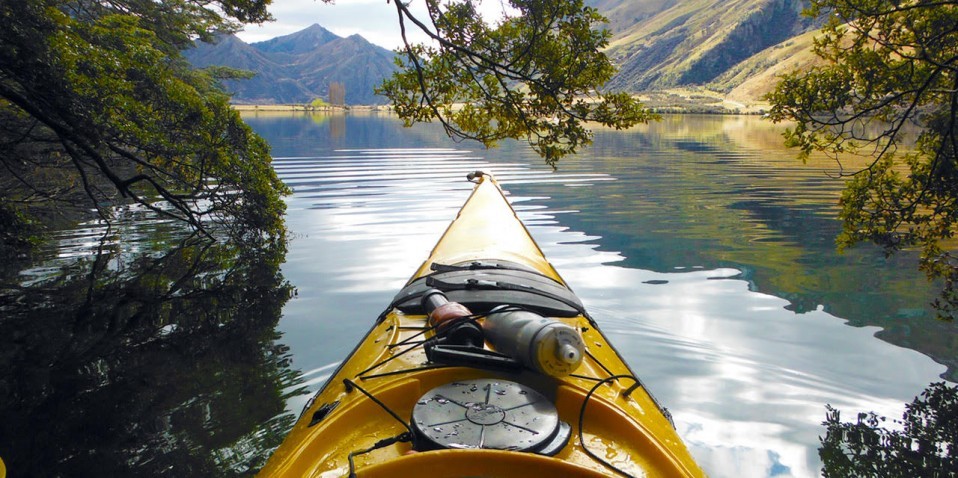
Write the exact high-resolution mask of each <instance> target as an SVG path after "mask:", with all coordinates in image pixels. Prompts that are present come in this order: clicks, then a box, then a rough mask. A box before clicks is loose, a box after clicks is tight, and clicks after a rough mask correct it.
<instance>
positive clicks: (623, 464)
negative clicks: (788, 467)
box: [260, 172, 704, 478]
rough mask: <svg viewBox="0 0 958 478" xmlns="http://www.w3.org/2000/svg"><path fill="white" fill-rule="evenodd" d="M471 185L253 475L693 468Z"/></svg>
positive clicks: (660, 415) (588, 323)
mask: <svg viewBox="0 0 958 478" xmlns="http://www.w3.org/2000/svg"><path fill="white" fill-rule="evenodd" d="M470 179H472V180H474V181H475V182H477V185H476V187H475V189H474V190H473V193H472V195H471V196H470V197H469V199H468V200H467V201H466V203H465V205H464V206H463V207H462V209H461V210H460V212H459V214H458V216H457V217H456V219H455V220H454V221H453V222H452V223H451V224H450V226H449V228H448V229H447V230H446V232H445V233H444V234H443V236H442V238H441V239H440V240H439V243H438V244H437V245H436V246H435V248H434V249H433V250H432V252H431V254H430V255H429V257H428V258H427V259H426V261H425V262H424V263H423V265H422V266H421V267H420V268H419V270H418V271H416V272H415V273H414V274H413V275H412V277H411V278H410V280H409V282H408V283H407V284H406V286H405V287H404V288H403V289H402V290H400V291H399V293H398V294H397V295H396V297H395V299H394V300H393V303H392V304H390V305H389V306H388V307H387V309H386V310H385V311H384V312H383V314H382V315H380V316H379V317H378V318H377V319H376V320H375V323H374V325H373V326H372V329H371V330H370V331H369V332H368V333H367V335H366V336H365V337H364V338H363V340H362V341H360V343H359V344H358V345H357V347H356V348H355V350H354V351H353V352H352V353H351V355H350V356H349V357H348V358H347V359H346V360H345V361H344V362H343V363H342V365H340V367H339V369H338V370H337V371H336V372H335V374H334V375H333V376H332V377H331V378H330V380H329V381H328V382H327V383H326V385H325V386H324V387H323V388H322V389H321V390H320V391H319V392H318V393H317V394H316V395H315V396H314V397H313V398H312V399H311V400H310V402H309V403H308V404H307V405H306V407H305V409H304V410H303V414H302V416H301V417H300V418H299V420H298V421H297V423H296V424H295V426H294V427H293V429H292V431H291V432H290V433H289V435H288V436H287V437H286V440H285V441H284V443H283V444H282V445H281V446H280V447H279V448H278V449H277V450H276V451H275V453H274V454H273V456H272V457H271V458H270V460H269V462H268V463H267V465H266V467H265V468H264V469H263V470H262V471H261V473H260V476H297V477H300V476H302V477H317V478H319V477H321V478H327V477H339V476H359V477H403V476H420V475H421V476H430V477H452V476H496V477H523V478H529V477H532V476H585V477H589V476H596V477H598V476H636V477H640V476H641V477H673V476H703V475H704V474H703V472H702V470H701V469H700V468H699V467H698V465H697V464H696V463H695V461H694V460H693V459H692V457H691V455H690V454H689V452H688V450H687V449H686V447H685V445H684V444H683V443H682V441H681V439H680V438H679V436H678V434H677V433H676V431H675V429H674V426H673V424H672V421H671V417H670V415H669V414H668V412H667V411H666V410H665V409H664V408H663V407H661V406H660V405H659V404H658V402H657V401H656V400H655V398H654V397H653V396H652V395H651V394H650V393H649V392H648V390H646V388H645V386H644V384H643V383H642V382H641V381H640V380H639V379H638V378H637V377H636V376H635V374H633V373H632V371H631V370H630V369H629V367H628V366H627V365H626V364H625V362H624V361H623V360H622V358H621V357H620V356H619V354H618V353H617V352H616V351H615V349H614V348H613V347H612V345H611V344H610V343H609V342H608V341H607V340H606V338H605V336H604V335H603V334H602V333H601V332H600V330H599V328H598V327H597V325H596V324H595V321H594V320H593V319H592V318H591V317H590V316H589V315H588V313H587V312H586V310H585V308H584V307H583V305H582V303H581V301H580V300H579V299H578V298H577V297H576V296H575V295H574V294H573V293H572V291H571V290H570V289H569V288H568V286H567V285H566V283H565V282H564V281H563V280H562V278H561V277H560V276H559V274H558V272H557V271H556V270H555V269H554V268H553V267H552V265H551V264H550V263H549V262H548V261H547V260H546V258H545V256H544V255H543V253H542V251H541V250H540V249H539V247H538V245H537V244H536V243H535V241H534V240H533V239H532V237H531V235H530V234H529V231H528V230H527V229H526V228H525V226H524V225H523V224H522V222H521V221H520V220H519V219H518V217H517V216H516V213H515V211H514V210H513V209H512V207H511V206H510V205H509V202H508V200H507V199H506V197H505V195H504V193H503V192H502V190H501V188H500V187H499V185H498V183H497V182H496V181H495V180H494V179H493V178H492V177H491V176H489V175H487V174H482V173H479V172H477V173H473V174H470ZM449 310H455V311H462V312H459V313H452V314H451V316H453V318H452V319H451V320H449V321H447V322H439V320H440V319H439V318H438V315H440V314H441V311H442V312H446V311H449ZM430 317H431V318H430ZM371 320H372V318H371ZM441 320H445V319H441ZM437 324H438V325H437Z"/></svg>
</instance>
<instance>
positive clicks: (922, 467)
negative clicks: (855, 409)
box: [819, 383, 958, 478]
mask: <svg viewBox="0 0 958 478" xmlns="http://www.w3.org/2000/svg"><path fill="white" fill-rule="evenodd" d="M885 422H886V419H885V418H884V417H879V416H877V415H876V414H875V413H874V412H871V413H867V414H866V413H860V414H859V415H858V419H857V420H856V421H855V422H854V423H851V422H842V421H841V414H840V412H839V411H838V410H836V409H834V408H832V407H831V406H829V407H828V414H827V416H826V419H825V422H823V425H825V427H826V432H825V437H823V438H822V439H821V442H822V446H821V448H819V455H820V456H821V458H822V464H823V468H824V469H823V475H824V476H826V477H828V478H838V477H876V478H878V477H881V478H912V477H918V476H921V477H928V478H938V477H940V478H945V477H955V476H958V389H956V388H955V387H949V386H947V385H945V384H944V383H933V384H931V385H930V386H929V387H928V388H927V389H925V391H924V392H922V394H921V395H920V396H918V397H916V398H915V400H914V401H913V402H912V403H911V404H908V405H906V406H905V413H904V414H903V415H902V419H901V421H898V420H894V423H895V428H891V429H889V428H886V427H885V425H884V423H885ZM896 428H897V429H896Z"/></svg>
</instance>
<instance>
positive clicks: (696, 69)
mask: <svg viewBox="0 0 958 478" xmlns="http://www.w3.org/2000/svg"><path fill="white" fill-rule="evenodd" d="M590 4H591V5H592V6H595V7H596V8H598V9H599V11H600V12H602V13H603V15H605V16H606V17H608V18H609V25H608V26H609V28H610V29H611V30H612V32H613V35H614V36H613V40H612V42H611V44H610V45H609V48H608V50H607V52H608V54H609V55H610V56H611V57H612V59H613V61H615V62H616V64H617V65H618V66H619V73H618V74H617V75H616V76H615V78H613V80H612V81H611V82H610V83H609V85H608V87H609V88H612V89H617V90H624V91H631V92H649V91H661V90H669V89H675V88H689V87H708V88H710V89H714V90H718V91H721V92H723V93H728V94H729V95H730V98H736V99H737V101H754V100H755V99H757V98H758V97H760V96H761V95H762V94H764V93H765V92H767V91H768V88H769V86H770V85H771V84H772V83H773V81H771V80H770V79H771V78H772V77H773V76H774V75H776V74H778V73H780V72H782V71H784V69H787V68H790V67H791V66H794V65H801V64H805V63H806V62H808V61H811V58H812V55H811V54H810V52H809V51H808V48H809V47H810V45H811V34H810V33H809V32H814V31H817V30H818V27H819V24H818V23H816V22H814V21H812V20H810V19H808V18H805V17H803V16H802V15H801V11H802V9H803V8H804V7H805V6H806V4H807V2H806V1H803V0H646V1H636V0H592V1H591V2H590Z"/></svg>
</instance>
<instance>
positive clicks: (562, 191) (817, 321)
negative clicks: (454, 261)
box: [247, 115, 958, 477]
mask: <svg viewBox="0 0 958 478" xmlns="http://www.w3.org/2000/svg"><path fill="white" fill-rule="evenodd" d="M247 120H248V122H249V124H251V125H252V126H253V128H254V129H255V130H256V131H257V132H259V133H260V134H261V135H263V136H265V137H266V138H267V139H268V140H269V141H270V143H271V144H272V145H273V153H274V156H275V157H276V159H275V167H276V169H277V171H278V172H279V174H280V176H281V177H282V178H283V180H284V181H285V182H286V183H287V184H289V185H290V186H291V187H292V188H293V190H294V194H293V196H292V197H291V198H289V212H288V218H289V227H290V230H291V231H292V233H293V236H294V239H293V241H292V243H291V245H290V250H289V254H288V255H287V258H286V263H285V264H284V265H283V267H282V269H283V273H284V275H285V277H286V278H287V279H288V280H289V281H291V282H292V283H293V285H294V286H295V287H297V289H298V292H299V295H298V297H297V298H295V299H293V300H292V301H290V302H289V303H288V304H287V306H286V308H285V309H284V310H283V319H282V320H281V322H280V324H279V329H280V330H281V331H282V333H283V338H282V341H283V343H285V344H286V345H288V346H289V347H290V350H291V354H292V357H293V364H294V366H295V367H296V368H298V369H300V370H302V371H303V372H304V376H305V379H306V382H305V383H306V384H307V385H308V386H309V388H310V389H311V390H313V389H315V388H317V387H319V386H320V385H321V384H322V383H323V382H324V380H325V379H326V378H327V377H328V376H329V374H330V373H331V372H332V370H333V368H334V367H335V365H336V364H337V363H338V361H339V360H341V359H342V358H343V357H344V356H345V355H346V354H347V353H348V352H349V351H350V350H351V349H352V347H353V345H354V344H355V343H356V342H357V341H358V340H359V339H360V337H361V336H362V335H363V334H364V333H365V331H366V330H367V329H368V327H369V318H371V317H374V316H376V315H377V314H378V313H379V312H380V311H381V309H382V308H383V307H384V306H385V305H386V304H388V303H389V301H390V299H391V297H392V296H393V295H394V294H395V292H396V291H397V290H398V289H399V288H400V287H401V286H402V284H403V283H404V282H405V281H406V280H407V279H408V277H409V275H411V274H412V272H413V271H414V270H415V269H416V268H417V267H418V266H419V264H420V263H421V261H422V260H423V259H424V258H425V257H426V255H427V254H428V252H429V250H430V249H431V248H432V246H433V245H434V243H435V242H436V240H437V239H438V238H439V236H440V234H441V233H442V231H443V230H444V228H445V227H446V225H447V224H448V222H449V221H450V220H452V218H453V217H454V216H455V214H456V211H457V209H458V208H459V206H460V205H461V204H462V202H463V201H464V200H465V198H466V197H467V195H468V194H469V191H470V190H471V184H469V183H467V182H466V181H465V180H464V176H465V175H466V173H468V172H470V171H474V170H477V169H478V170H483V171H488V172H492V173H493V174H495V175H496V176H497V177H498V179H499V180H500V181H501V183H502V185H503V187H504V189H506V190H508V192H509V193H510V199H511V201H512V203H513V206H514V207H515V208H516V209H517V210H518V212H519V215H520V217H521V218H522V219H523V220H524V221H525V222H526V224H527V225H528V226H529V227H530V229H531V231H532V234H533V235H534V236H535V238H536V240H537V241H538V242H539V243H540V245H541V246H542V248H543V249H544V251H545V253H546V256H547V257H549V258H550V260H551V261H552V262H553V263H554V265H555V266H556V267H557V269H558V270H559V272H560V273H561V274H562V275H563V276H564V277H565V279H566V280H567V281H568V282H570V283H571V285H572V287H573V289H574V290H575V291H576V292H577V293H578V294H579V295H580V296H581V297H582V299H583V301H584V302H585V304H586V306H587V308H588V309H589V310H590V311H591V312H592V314H593V315H594V316H595V317H596V318H597V320H598V321H599V323H600V325H601V326H602V327H603V330H605V331H606V333H608V334H609V335H610V340H612V341H613V343H615V344H616V346H617V347H618V349H619V350H620V351H621V352H622V353H623V354H625V355H626V359H627V361H628V362H629V363H630V364H631V366H632V367H633V369H634V370H635V371H636V373H638V374H639V376H641V377H642V378H643V380H644V381H645V382H646V383H647V384H648V385H649V387H650V389H651V390H652V391H653V392H654V393H655V394H656V395H657V396H658V397H659V398H660V400H661V401H662V402H663V403H664V404H666V406H667V407H668V408H669V409H670V410H671V411H672V414H673V416H674V417H675V420H676V426H677V427H678V430H679V432H680V433H681V435H682V436H683V438H684V439H685V441H686V443H687V444H688V446H689V447H690V448H691V450H692V453H693V454H694V455H695V457H696V458H697V459H698V460H699V462H700V463H701V465H702V466H703V468H704V469H705V470H707V472H708V473H709V474H710V475H711V476H715V477H762V476H796V477H810V476H816V475H818V473H819V471H818V470H819V467H820V463H819V460H818V455H817V446H818V436H819V435H820V434H821V433H822V427H821V426H820V423H821V421H822V420H823V419H824V414H825V409H824V405H825V404H826V403H830V404H832V405H834V406H836V407H838V408H840V409H842V410H843V411H845V412H846V414H847V415H846V416H848V417H854V413H855V412H857V411H861V410H876V411H879V412H881V413H884V414H888V415H889V416H892V417H897V416H899V415H900V414H901V411H902V409H903V408H902V407H903V403H904V402H905V401H910V400H911V399H912V398H913V397H914V396H915V395H916V394H918V393H919V392H920V391H921V390H922V389H923V388H924V387H925V386H926V385H927V384H928V383H929V382H931V381H934V380H937V379H939V376H941V375H942V374H947V375H948V376H949V377H952V378H953V377H954V376H955V375H954V371H953V370H952V371H948V370H947V368H946V365H943V364H950V365H954V364H955V357H956V352H958V348H956V346H955V343H956V337H958V335H956V334H955V328H954V327H952V326H950V325H947V324H942V323H939V322H936V321H935V320H934V319H933V314H932V313H931V312H930V310H929V309H928V308H927V307H926V304H927V303H928V301H929V300H930V298H931V297H932V294H933V289H932V288H931V287H929V286H928V285H927V284H926V283H925V281H924V279H923V278H922V277H921V276H920V275H919V274H918V273H917V272H915V271H914V268H913V263H912V262H911V260H913V259H914V258H908V257H900V258H895V259H894V260H890V261H889V260H885V259H884V258H883V257H882V256H881V254H879V253H877V252H876V251H875V250H873V249H871V248H861V249H860V250H854V251H850V252H849V253H847V254H845V255H844V256H840V255H838V254H837V253H836V252H835V247H834V237H835V235H836V234H837V232H838V228H839V225H838V223H837V222H836V221H835V219H834V217H835V214H836V203H837V199H838V195H839V191H840V189H841V183H840V181H837V180H834V179H831V178H830V177H829V176H828V175H826V174H825V171H834V170H835V165H834V164H831V163H828V162H826V161H822V162H819V163H816V162H814V161H813V162H812V163H811V164H809V165H802V164H801V162H799V161H797V160H796V159H795V155H794V152H792V151H787V150H785V149H784V148H782V147H781V146H780V145H781V142H782V140H781V136H780V133H779V130H778V129H775V128H773V127H772V126H770V125H768V124H766V123H764V122H762V121H761V120H760V119H758V118H754V117H720V116H707V117H697V116H696V117H689V116H676V117H667V118H665V120H663V121H662V122H660V123H656V124H653V125H650V126H646V127H641V128H636V129H633V130H630V131H626V132H615V131H598V132H597V133H596V137H595V145H594V146H593V147H591V148H589V149H587V150H585V151H584V152H583V153H582V154H580V155H579V156H578V157H576V158H571V159H567V160H564V161H563V162H562V163H561V164H560V167H559V169H558V171H552V170H551V169H550V168H548V167H547V166H545V165H544V164H543V163H542V161H541V160H540V159H539V158H537V157H535V156H534V155H533V154H531V153H530V152H529V151H528V149H527V148H526V147H524V146H523V145H521V144H506V145H503V146H502V147H501V148H499V149H493V150H484V149H481V148H477V147H476V146H475V145H471V144H456V143H453V142H451V141H450V140H448V139H447V138H446V137H445V136H444V135H443V134H442V133H441V131H440V130H439V129H438V128H433V127H416V128H413V129H404V128H402V127H401V125H400V124H399V122H398V121H397V120H395V119H393V118H391V117H389V116H376V115H367V116H362V115H350V116H345V117H343V116H333V117H326V116H313V117H308V116H296V117H288V116H287V117H277V116H249V117H248V118H247ZM882 328H883V329H882ZM876 333H877V335H878V336H879V337H880V338H876ZM929 356H932V357H934V358H935V359H936V360H937V362H936V360H933V359H932V358H929ZM303 400H305V398H304V397H300V398H298V399H295V400H293V403H291V404H290V408H291V409H299V407H300V403H301V402H302V401H303Z"/></svg>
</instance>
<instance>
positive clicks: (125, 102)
mask: <svg viewBox="0 0 958 478" xmlns="http://www.w3.org/2000/svg"><path fill="white" fill-rule="evenodd" d="M267 3H268V0H219V1H217V2H205V1H204V2H197V1H193V0H164V1H160V2H139V1H133V0H129V1H127V0H111V1H101V0H81V1H79V2H66V1H62V0H19V1H16V2H2V3H0V18H2V21H3V24H4V28H2V29H0V168H2V169H4V174H2V175H0V177H2V179H0V182H2V184H0V186H2V188H0V195H2V196H3V197H2V201H0V206H3V207H5V209H6V210H7V211H8V212H9V213H10V214H9V215H8V216H9V217H14V218H17V217H22V215H23V214H24V213H32V214H33V215H34V216H37V215H38V214H39V215H41V216H40V217H41V218H43V216H42V215H43V214H45V213H49V211H50V206H51V205H54V206H59V207H60V208H71V207H75V208H79V209H91V208H96V209H98V210H99V211H100V213H101V215H104V216H108V208H106V207H104V206H109V205H112V204H117V203H120V202H124V201H134V202H138V203H141V204H143V205H145V206H147V207H149V208H151V209H153V210H154V211H157V212H160V213H162V214H164V215H166V216H170V217H175V218H177V219H179V220H182V221H185V222H187V223H189V224H191V225H192V226H193V227H194V228H195V229H197V230H200V231H203V232H210V231H211V230H212V229H211V228H210V225H212V224H217V225H218V226H217V227H218V228H219V227H225V228H227V230H228V231H229V233H230V234H238V235H242V234H253V235H265V236H269V237H279V235H281V234H282V230H283V225H282V211H283V203H282V201H281V198H280V194H281V193H282V192H283V191H285V188H284V186H283V185H282V183H281V182H280V181H279V180H278V178H277V177H276V175H275V173H274V172H273V171H272V169H271V168H270V165H269V162H270V157H269V147H268V145H267V144H266V142H265V141H264V140H262V139H261V138H259V137H258V136H256V135H255V134H253V133H252V131H251V130H250V129H249V128H248V127H247V126H246V125H245V124H244V123H243V122H242V120H241V119H240V118H239V115H238V114H237V113H236V112H235V111H233V110H232V109H231V108H230V106H229V103H228V97H227V96H226V95H224V94H223V93H221V92H220V91H219V90H218V89H217V88H216V86H217V81H218V78H217V75H221V74H232V73H231V72H223V71H213V72H202V71H200V72H197V71H193V70H191V69H190V68H189V67H188V65H187V64H186V62H185V61H184V60H182V59H181V57H180V56H179V51H180V49H182V48H184V47H185V46H186V45H189V44H191V42H192V40H193V38H196V37H199V38H210V37H211V35H212V34H213V33H214V32H216V31H222V30H227V31H228V30H229V29H231V28H237V27H238V25H239V23H238V22H250V21H252V22H260V21H264V20H266V19H268V18H269V16H268V14H267V13H266V10H265V7H266V5H267ZM11 211H12V212H11Z"/></svg>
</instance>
